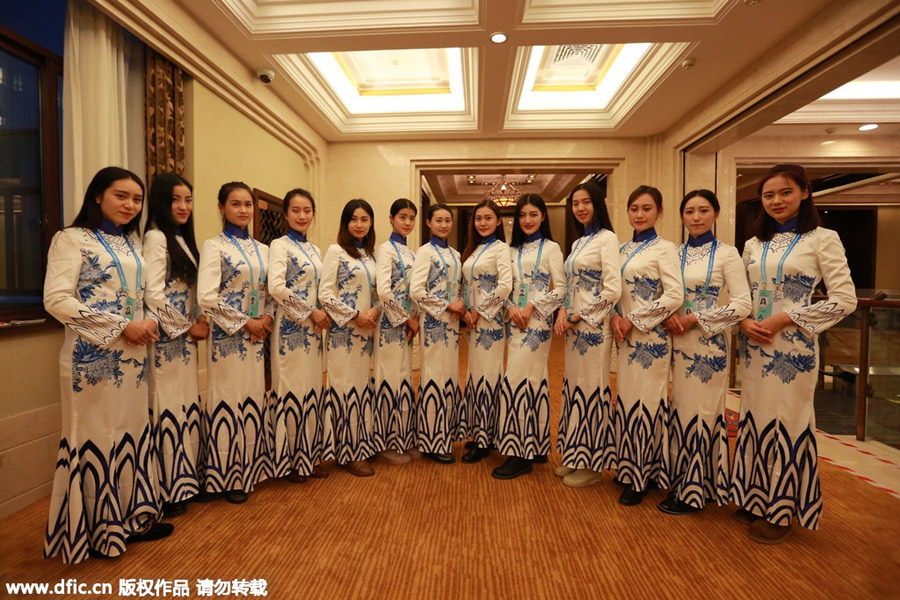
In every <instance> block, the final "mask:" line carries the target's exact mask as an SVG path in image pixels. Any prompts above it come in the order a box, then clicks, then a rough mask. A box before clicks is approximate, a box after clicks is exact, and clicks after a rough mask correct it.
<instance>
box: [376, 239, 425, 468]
mask: <svg viewBox="0 0 900 600" xmlns="http://www.w3.org/2000/svg"><path fill="white" fill-rule="evenodd" d="M415 260H416V255H415V254H414V253H413V251H412V250H410V249H409V248H407V247H406V238H405V237H403V236H402V235H400V234H398V233H397V232H392V233H391V239H390V240H389V241H387V242H384V243H383V244H381V246H379V247H378V250H377V251H376V252H375V262H376V263H377V264H378V267H377V268H378V276H377V283H376V288H377V289H378V298H379V300H381V307H382V309H383V312H382V314H381V319H379V321H378V340H377V342H376V343H375V419H374V421H375V422H374V444H375V451H376V452H381V451H383V450H396V451H397V452H401V453H402V452H405V451H406V450H408V449H410V448H414V447H415V446H416V407H415V396H414V395H413V394H414V391H413V374H412V351H413V340H412V338H410V339H407V337H406V321H407V320H408V319H409V318H410V317H417V316H418V310H417V307H416V306H415V305H413V303H412V300H411V299H410V295H409V289H410V277H411V275H412V268H413V263H414V262H415Z"/></svg>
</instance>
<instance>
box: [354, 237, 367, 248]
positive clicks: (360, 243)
mask: <svg viewBox="0 0 900 600" xmlns="http://www.w3.org/2000/svg"><path fill="white" fill-rule="evenodd" d="M353 245H354V246H356V247H357V248H360V249H362V248H365V247H366V238H363V239H361V240H358V239H356V238H353Z"/></svg>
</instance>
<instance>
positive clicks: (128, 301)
mask: <svg viewBox="0 0 900 600" xmlns="http://www.w3.org/2000/svg"><path fill="white" fill-rule="evenodd" d="M136 313H137V298H134V297H132V296H128V297H127V298H125V314H124V315H123V316H124V317H125V318H126V319H128V320H129V321H134V315H135V314H136Z"/></svg>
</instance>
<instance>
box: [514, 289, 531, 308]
mask: <svg viewBox="0 0 900 600" xmlns="http://www.w3.org/2000/svg"><path fill="white" fill-rule="evenodd" d="M526 304H528V284H526V283H520V284H519V293H518V294H517V295H516V306H518V307H519V308H525V305H526Z"/></svg>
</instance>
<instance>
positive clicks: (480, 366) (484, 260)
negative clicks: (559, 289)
mask: <svg viewBox="0 0 900 600" xmlns="http://www.w3.org/2000/svg"><path fill="white" fill-rule="evenodd" d="M501 226H502V225H501ZM463 277H464V281H465V285H464V287H463V295H464V298H465V300H466V308H467V309H474V310H475V312H476V313H478V321H477V323H476V324H475V327H473V328H471V329H470V330H469V333H468V335H469V359H468V376H467V377H466V393H465V399H464V403H465V405H466V407H467V414H468V415H469V428H470V431H469V435H470V436H471V437H472V439H474V440H475V443H476V444H477V445H478V447H479V448H487V447H489V446H490V445H491V444H493V443H494V438H495V437H496V435H497V404H498V403H499V401H500V382H501V381H502V379H503V370H504V369H503V355H504V353H505V352H506V324H505V323H504V322H503V319H504V316H505V315H504V309H505V308H506V302H507V300H508V298H509V294H510V292H511V291H512V265H511V263H510V262H509V246H507V245H506V243H505V242H503V241H501V240H498V239H497V236H496V235H490V236H488V237H486V238H484V239H482V241H481V243H480V244H479V245H478V246H477V247H476V248H475V249H474V250H473V251H472V255H471V256H469V257H468V258H467V259H466V262H465V264H463Z"/></svg>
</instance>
